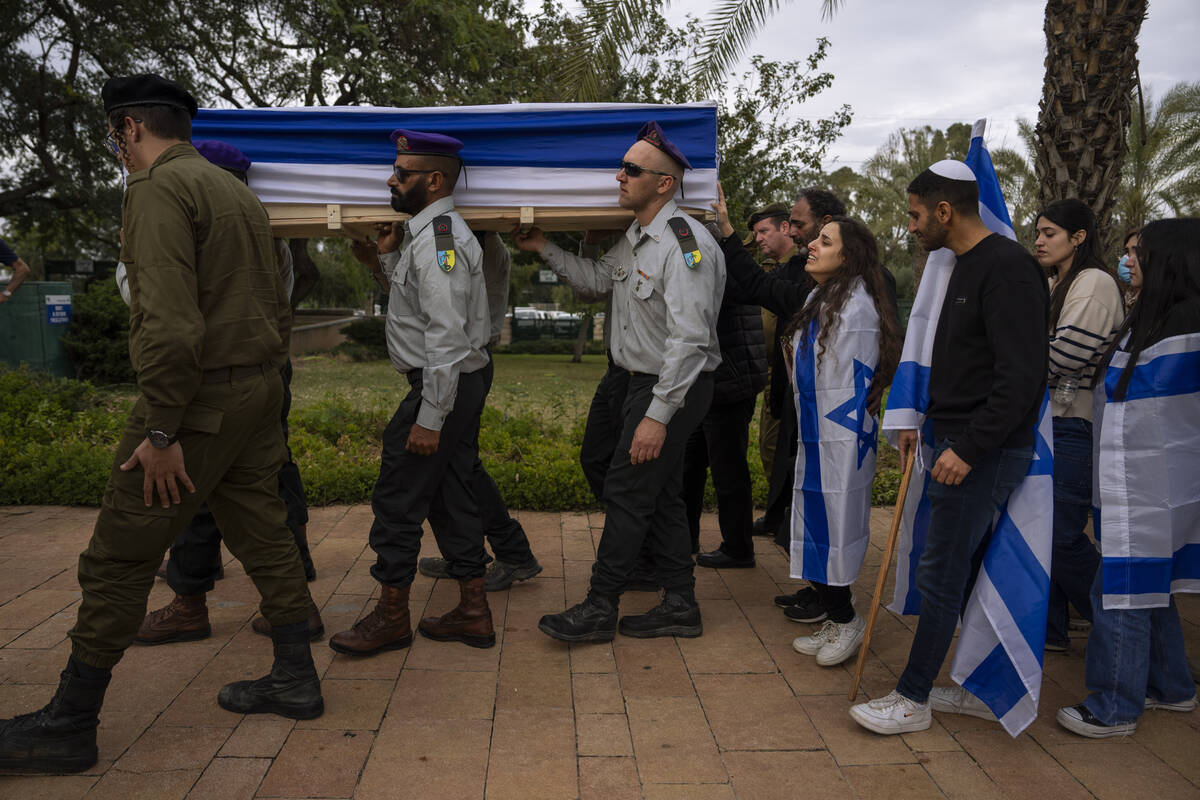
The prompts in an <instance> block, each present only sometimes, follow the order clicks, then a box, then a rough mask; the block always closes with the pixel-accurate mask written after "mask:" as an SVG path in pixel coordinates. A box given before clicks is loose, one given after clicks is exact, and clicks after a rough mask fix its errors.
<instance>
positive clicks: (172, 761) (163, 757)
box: [116, 724, 230, 774]
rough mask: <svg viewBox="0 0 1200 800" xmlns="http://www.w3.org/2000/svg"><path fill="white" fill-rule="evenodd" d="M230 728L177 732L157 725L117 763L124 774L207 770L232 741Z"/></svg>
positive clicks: (140, 738) (141, 737) (188, 729)
mask: <svg viewBox="0 0 1200 800" xmlns="http://www.w3.org/2000/svg"><path fill="white" fill-rule="evenodd" d="M229 733H230V732H229V729H227V728H176V727H171V726H169V725H162V724H156V725H153V726H152V727H150V728H148V729H147V730H146V731H145V733H143V734H142V735H141V736H140V737H138V739H137V741H135V742H134V743H133V745H132V746H131V747H130V748H129V749H128V750H126V751H125V755H123V756H121V758H120V759H118V760H117V763H116V768H117V769H118V770H120V771H122V772H165V771H169V770H192V769H194V770H197V774H199V772H201V771H203V770H204V768H205V767H207V766H208V762H209V761H211V760H212V758H213V756H215V755H216V754H217V751H218V750H220V749H221V745H223V744H225V740H226V739H228V738H229Z"/></svg>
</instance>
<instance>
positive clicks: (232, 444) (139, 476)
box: [70, 367, 308, 668]
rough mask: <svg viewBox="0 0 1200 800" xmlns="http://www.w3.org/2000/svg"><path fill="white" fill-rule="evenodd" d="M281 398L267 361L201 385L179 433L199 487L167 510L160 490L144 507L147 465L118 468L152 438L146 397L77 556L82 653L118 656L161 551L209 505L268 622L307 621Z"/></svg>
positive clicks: (140, 613)
mask: <svg viewBox="0 0 1200 800" xmlns="http://www.w3.org/2000/svg"><path fill="white" fill-rule="evenodd" d="M282 402H283V384H282V381H281V379H280V376H279V372H278V371H277V370H275V369H271V368H269V367H264V370H263V371H261V372H258V373H255V374H253V375H252V376H250V377H245V378H233V377H230V378H228V379H226V380H225V381H224V382H221V383H205V384H202V385H201V386H200V387H199V390H198V391H197V393H196V396H195V397H194V398H193V401H192V403H191V404H190V405H189V406H188V408H187V410H186V411H185V413H184V416H183V422H182V424H181V425H180V429H179V431H178V436H179V444H180V446H181V447H182V448H183V458H184V465H185V469H186V470H187V473H188V476H189V477H190V478H191V479H192V483H193V484H194V485H195V487H196V491H195V493H188V491H187V490H186V489H184V488H183V487H180V494H181V496H182V499H183V501H182V502H181V503H179V504H175V505H171V506H170V507H169V508H163V507H162V504H161V501H160V500H159V498H158V497H157V496H155V498H154V502H153V504H152V505H151V506H150V507H149V508H147V507H146V505H145V502H144V500H143V494H142V480H143V472H142V470H140V469H134V470H131V471H129V472H124V471H122V470H121V469H120V465H121V464H123V463H124V462H125V461H127V460H128V459H129V457H130V455H131V454H132V453H133V451H134V449H135V448H137V446H138V445H140V444H141V443H142V441H143V440H144V439H145V438H146V410H145V409H146V406H145V400H144V399H139V401H138V402H137V404H135V406H134V408H133V411H132V412H131V413H130V415H129V418H128V420H127V421H126V425H125V432H124V434H123V435H122V437H121V441H120V443H119V444H118V445H117V453H116V458H115V459H114V460H113V465H112V470H111V472H110V473H109V478H108V486H107V488H106V489H105V492H104V500H103V503H102V505H101V508H100V515H99V517H98V518H97V520H96V527H95V529H94V531H93V533H92V539H91V541H90V542H89V543H88V547H87V550H85V551H84V552H83V554H82V555H80V557H79V586H80V588H81V589H82V590H83V599H82V602H81V604H80V607H79V615H78V619H77V620H76V622H75V627H74V628H72V629H71V632H70V636H71V641H72V652H73V655H74V656H75V658H77V659H79V660H80V661H82V662H83V663H85V664H90V665H91V666H94V667H100V668H111V667H112V666H114V665H115V664H116V663H117V662H118V661H120V660H121V656H122V655H123V654H124V652H125V649H126V648H127V647H128V646H129V645H130V643H131V642H132V641H133V637H134V635H135V634H136V633H137V630H138V626H139V625H141V623H142V618H143V617H144V616H145V615H146V599H147V597H148V596H149V593H150V587H151V586H152V585H153V583H154V573H155V571H156V570H157V569H158V566H159V564H160V563H161V562H162V557H163V554H164V553H165V552H166V550H167V548H168V547H169V546H170V544H171V542H172V541H174V540H175V537H176V536H177V535H178V534H179V532H180V531H182V530H183V528H184V527H185V526H186V525H187V524H188V522H189V521H190V520H191V519H192V517H193V516H194V515H195V513H196V511H197V510H198V509H199V507H200V504H201V503H204V502H206V501H207V503H208V506H209V508H210V509H211V511H212V514H213V516H214V518H215V519H216V521H217V524H218V525H220V527H221V531H222V532H223V533H224V536H225V543H226V546H227V547H228V548H229V550H230V552H232V553H233V555H234V556H235V557H237V559H238V560H239V561H241V562H242V565H243V566H244V567H245V569H246V574H247V575H249V576H250V579H251V580H253V581H254V584H255V586H256V587H257V588H258V591H259V593H260V594H261V595H262V603H261V605H260V609H261V611H262V614H263V616H264V617H265V618H266V619H267V621H268V622H270V623H271V624H272V625H290V624H293V623H296V622H302V621H304V620H306V619H307V618H308V585H307V582H306V581H305V579H304V568H303V566H301V564H300V554H299V552H298V551H297V550H296V543H295V541H294V540H293V538H292V534H291V532H290V531H289V530H288V528H287V525H286V523H285V520H286V519H287V508H286V507H285V506H284V503H283V501H282V500H281V499H279V493H278V491H277V489H278V475H279V465H280V463H281V462H282V461H283V457H284V444H283V430H282V429H281V428H280V426H279V411H280V407H281V404H282Z"/></svg>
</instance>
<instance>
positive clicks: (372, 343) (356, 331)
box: [335, 317, 388, 361]
mask: <svg viewBox="0 0 1200 800" xmlns="http://www.w3.org/2000/svg"><path fill="white" fill-rule="evenodd" d="M340 333H342V334H345V336H346V338H348V339H349V340H350V341H349V342H347V344H350V345H353V346H352V347H343V346H342V345H338V347H337V348H336V350H335V352H340V353H342V354H344V355H348V356H350V358H352V359H353V360H354V361H369V360H372V359H376V360H377V359H381V358H387V357H388V350H387V329H386V327H385V320H384V318H383V317H363V318H361V319H356V320H354V322H351V323H350V324H349V325H347V326H346V327H344V328H342V329H341V331H340Z"/></svg>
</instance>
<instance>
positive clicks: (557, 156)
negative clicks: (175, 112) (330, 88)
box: [192, 101, 717, 211]
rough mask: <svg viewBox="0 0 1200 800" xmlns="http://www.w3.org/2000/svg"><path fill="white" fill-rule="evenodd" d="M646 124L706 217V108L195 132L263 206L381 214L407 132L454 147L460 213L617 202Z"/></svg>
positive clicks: (285, 121) (467, 115) (546, 110)
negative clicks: (235, 152)
mask: <svg viewBox="0 0 1200 800" xmlns="http://www.w3.org/2000/svg"><path fill="white" fill-rule="evenodd" d="M648 120H656V121H657V122H658V123H659V124H660V125H662V127H663V129H664V130H665V131H666V134H667V136H668V137H669V138H670V139H671V141H672V142H673V143H674V144H675V145H676V146H677V147H678V148H679V149H680V150H681V151H682V152H683V154H684V155H685V156H687V159H688V161H690V162H691V164H692V166H693V167H694V169H692V170H689V171H688V172H687V173H686V174H685V175H684V179H683V197H684V198H686V201H687V204H688V205H689V206H690V207H694V208H701V209H704V210H706V211H707V210H708V209H709V208H710V206H711V203H713V202H714V201H715V200H716V199H717V105H716V103H715V102H713V101H704V102H698V103H683V104H679V105H657V104H649V103H512V104H507V105H490V106H457V107H443V108H384V107H376V106H329V107H319V108H245V109H241V108H239V109H216V108H202V109H200V112H199V113H198V114H197V115H196V120H195V122H194V123H193V125H192V132H193V134H194V135H195V137H196V138H197V139H219V140H221V141H224V142H228V143H229V144H232V145H234V146H235V147H237V148H238V149H239V150H241V151H242V152H243V153H245V154H246V155H247V156H249V158H250V160H251V161H252V162H253V163H254V166H253V168H251V170H250V172H249V182H250V188H251V189H252V190H254V193H255V194H256V195H258V198H259V200H261V201H262V202H264V203H286V204H332V203H338V204H350V205H356V204H361V205H381V204H382V205H386V204H387V202H388V193H387V187H386V186H385V185H384V184H385V183H386V181H387V179H388V176H390V175H391V174H392V162H393V161H394V160H395V157H396V151H395V148H394V146H393V145H392V143H391V142H390V141H389V139H388V134H389V133H390V132H391V131H392V130H394V129H396V128H408V129H410V130H419V131H431V132H436V133H441V134H445V135H447V136H453V137H455V138H456V139H459V140H461V141H462V142H463V149H462V151H461V152H460V155H461V156H462V158H463V161H464V162H465V163H466V165H467V170H466V180H461V179H460V180H459V182H458V186H457V187H456V188H455V191H454V200H455V204H456V205H458V206H459V207H496V206H502V207H513V206H556V207H573V206H574V207H603V206H614V205H616V201H617V185H616V181H615V180H614V176H615V175H616V172H617V169H618V168H619V165H620V161H621V157H622V156H623V155H624V154H625V151H626V150H628V149H629V147H630V145H632V144H633V143H634V141H636V138H637V134H638V131H639V130H640V129H641V127H642V125H644V124H645V123H646V122H647V121H648Z"/></svg>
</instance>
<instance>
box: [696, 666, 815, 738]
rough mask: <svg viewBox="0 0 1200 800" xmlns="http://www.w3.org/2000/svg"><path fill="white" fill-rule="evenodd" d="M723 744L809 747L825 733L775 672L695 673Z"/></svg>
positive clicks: (699, 691) (698, 690)
mask: <svg viewBox="0 0 1200 800" xmlns="http://www.w3.org/2000/svg"><path fill="white" fill-rule="evenodd" d="M692 680H693V681H694V683H695V685H696V693H697V694H698V695H699V697H700V703H701V704H702V705H703V706H704V714H705V716H706V717H707V718H708V723H709V726H710V727H711V729H712V732H713V736H715V737H716V740H717V745H718V746H719V747H720V748H721V750H807V749H812V748H818V747H821V737H820V736H819V735H818V734H817V730H816V728H814V727H813V724H812V722H810V721H809V719H808V714H806V713H805V711H804V708H803V707H802V706H801V705H800V703H799V701H798V700H797V699H796V697H795V695H793V694H792V690H791V688H790V687H789V686H788V685H787V682H786V681H785V680H784V679H783V678H782V677H781V676H780V675H778V674H776V675H694V676H693V678H692Z"/></svg>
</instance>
